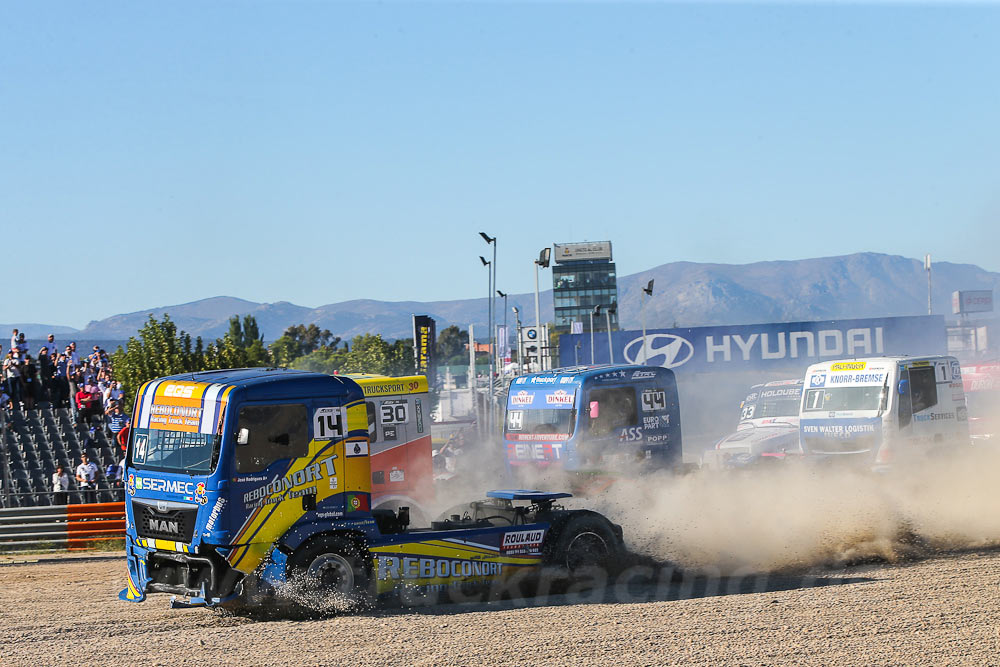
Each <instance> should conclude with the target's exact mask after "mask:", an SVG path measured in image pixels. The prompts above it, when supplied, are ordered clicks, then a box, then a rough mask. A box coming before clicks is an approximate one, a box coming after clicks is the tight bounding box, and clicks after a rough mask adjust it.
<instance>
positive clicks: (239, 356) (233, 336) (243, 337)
mask: <svg viewBox="0 0 1000 667" xmlns="http://www.w3.org/2000/svg"><path fill="white" fill-rule="evenodd" d="M205 358H206V369H217V368H251V367H254V366H268V365H270V364H271V356H270V355H269V354H268V352H267V349H266V348H265V347H264V337H263V336H261V335H260V327H259V326H258V325H257V319H256V318H255V317H253V315H247V316H245V317H244V318H243V322H242V323H241V322H240V318H239V316H238V315H233V316H232V317H231V318H229V331H227V332H226V335H225V336H223V337H222V338H217V339H216V340H215V343H214V344H210V345H209V346H208V350H207V351H206V353H205Z"/></svg>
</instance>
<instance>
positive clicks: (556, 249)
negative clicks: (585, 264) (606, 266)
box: [552, 241, 611, 264]
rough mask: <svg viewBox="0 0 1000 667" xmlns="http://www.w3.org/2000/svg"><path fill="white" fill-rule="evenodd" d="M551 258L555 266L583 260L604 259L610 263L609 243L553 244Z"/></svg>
mask: <svg viewBox="0 0 1000 667" xmlns="http://www.w3.org/2000/svg"><path fill="white" fill-rule="evenodd" d="M552 250H553V253H552V258H553V259H554V260H555V262H556V264H562V263H563V262H578V261H580V260H584V259H606V260H608V261H609V262H610V261H611V241H595V242H593V243H554V244H553V245H552Z"/></svg>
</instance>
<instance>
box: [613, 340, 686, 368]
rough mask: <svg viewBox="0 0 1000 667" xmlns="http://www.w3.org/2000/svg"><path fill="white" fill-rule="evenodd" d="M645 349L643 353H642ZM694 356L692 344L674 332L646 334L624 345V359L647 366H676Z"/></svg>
mask: <svg viewBox="0 0 1000 667" xmlns="http://www.w3.org/2000/svg"><path fill="white" fill-rule="evenodd" d="M644 351H645V353H644ZM692 356H694V346H693V345H692V344H691V343H690V341H688V340H686V339H684V338H681V337H680V336H675V335H674V334H663V333H656V334H648V335H647V336H646V338H645V339H643V338H642V337H641V336H640V337H639V338H636V339H634V340H632V341H630V342H629V343H628V344H627V345H626V346H625V361H627V362H628V363H630V364H641V363H643V359H645V364H646V365H647V366H662V367H663V368H677V367H678V366H681V365H683V364H685V363H687V362H688V360H689V359H691V357H692Z"/></svg>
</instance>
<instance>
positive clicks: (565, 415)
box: [504, 409, 576, 436]
mask: <svg viewBox="0 0 1000 667" xmlns="http://www.w3.org/2000/svg"><path fill="white" fill-rule="evenodd" d="M575 422H576V410H575V409H573V410H551V409H541V410H509V411H508V412H507V422H506V424H505V425H504V432H505V433H508V434H517V433H558V434H559V435H567V436H569V435H573V424H574V423H575Z"/></svg>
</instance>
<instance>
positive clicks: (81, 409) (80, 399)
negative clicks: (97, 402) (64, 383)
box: [70, 382, 94, 424]
mask: <svg viewBox="0 0 1000 667" xmlns="http://www.w3.org/2000/svg"><path fill="white" fill-rule="evenodd" d="M75 384H76V383H75V382H71V383H70V386H74V385H75ZM93 400H94V398H93V396H92V395H91V393H90V391H89V390H88V389H87V387H86V386H81V387H80V389H79V390H78V391H77V392H76V394H75V395H74V396H73V403H74V404H75V405H76V423H77V424H81V423H83V422H86V421H88V420H89V419H90V416H91V415H92V414H93V406H92V402H93Z"/></svg>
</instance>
